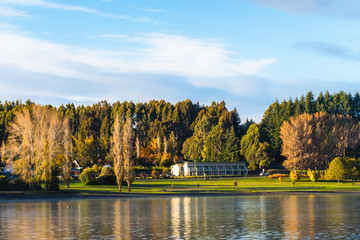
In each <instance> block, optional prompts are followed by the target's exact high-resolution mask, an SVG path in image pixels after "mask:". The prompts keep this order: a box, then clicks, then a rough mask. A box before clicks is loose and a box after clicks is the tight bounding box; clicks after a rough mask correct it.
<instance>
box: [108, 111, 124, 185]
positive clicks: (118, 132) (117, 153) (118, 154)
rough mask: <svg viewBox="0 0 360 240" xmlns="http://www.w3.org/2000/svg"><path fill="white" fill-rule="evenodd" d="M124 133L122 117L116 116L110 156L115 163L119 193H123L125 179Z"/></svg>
mask: <svg viewBox="0 0 360 240" xmlns="http://www.w3.org/2000/svg"><path fill="white" fill-rule="evenodd" d="M122 132H123V131H122V127H121V123H120V117H119V115H116V117H115V121H114V129H113V132H112V137H111V138H110V144H111V148H110V154H111V156H112V158H113V161H114V162H113V163H114V173H115V176H116V182H117V184H118V186H119V192H121V184H122V182H123V180H124V177H125V168H124V156H123V134H122Z"/></svg>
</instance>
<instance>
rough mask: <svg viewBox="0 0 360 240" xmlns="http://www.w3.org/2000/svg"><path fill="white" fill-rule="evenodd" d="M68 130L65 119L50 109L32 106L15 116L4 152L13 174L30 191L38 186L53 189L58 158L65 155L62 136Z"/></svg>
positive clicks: (64, 142)
mask: <svg viewBox="0 0 360 240" xmlns="http://www.w3.org/2000/svg"><path fill="white" fill-rule="evenodd" d="M67 131H69V130H68V124H67V120H65V119H64V118H61V117H60V116H59V115H58V112H57V111H56V110H55V109H52V108H47V107H42V106H40V105H31V106H29V107H28V108H24V109H23V110H21V111H19V112H17V113H16V114H15V119H14V122H13V123H11V125H10V127H9V133H10V136H9V139H8V145H7V148H6V149H7V152H8V154H9V156H10V159H12V160H13V161H15V167H14V170H15V172H16V173H17V174H19V175H20V176H21V178H22V179H23V180H24V181H25V182H27V183H28V184H29V187H30V189H39V188H40V184H41V183H44V184H45V185H46V187H47V188H48V189H50V186H52V185H51V183H52V181H53V180H54V179H56V178H57V174H56V169H57V168H58V165H57V164H56V163H57V159H58V157H59V155H64V154H65V147H64V146H65V145H66V144H68V142H66V141H67V140H66V138H65V137H64V136H65V135H66V132H67ZM67 139H68V138H67ZM68 153H69V152H68Z"/></svg>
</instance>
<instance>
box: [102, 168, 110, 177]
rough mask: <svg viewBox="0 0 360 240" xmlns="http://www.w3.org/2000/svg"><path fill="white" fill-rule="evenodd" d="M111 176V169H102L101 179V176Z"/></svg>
mask: <svg viewBox="0 0 360 240" xmlns="http://www.w3.org/2000/svg"><path fill="white" fill-rule="evenodd" d="M111 174H112V173H111V171H110V169H109V168H108V167H102V168H101V172H100V175H99V177H101V176H109V175H111Z"/></svg>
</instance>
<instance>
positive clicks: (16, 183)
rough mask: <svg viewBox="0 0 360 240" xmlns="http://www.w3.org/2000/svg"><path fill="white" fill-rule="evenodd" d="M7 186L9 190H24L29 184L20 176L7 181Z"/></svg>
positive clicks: (27, 188)
mask: <svg viewBox="0 0 360 240" xmlns="http://www.w3.org/2000/svg"><path fill="white" fill-rule="evenodd" d="M9 188H10V189H9V190H14V191H25V190H29V184H27V183H26V182H24V180H22V179H21V178H15V179H11V180H10V181H9Z"/></svg>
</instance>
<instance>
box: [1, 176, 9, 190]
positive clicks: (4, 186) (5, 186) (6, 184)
mask: <svg viewBox="0 0 360 240" xmlns="http://www.w3.org/2000/svg"><path fill="white" fill-rule="evenodd" d="M8 189H9V179H8V178H7V177H6V176H4V175H1V176H0V191H5V190H8Z"/></svg>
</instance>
